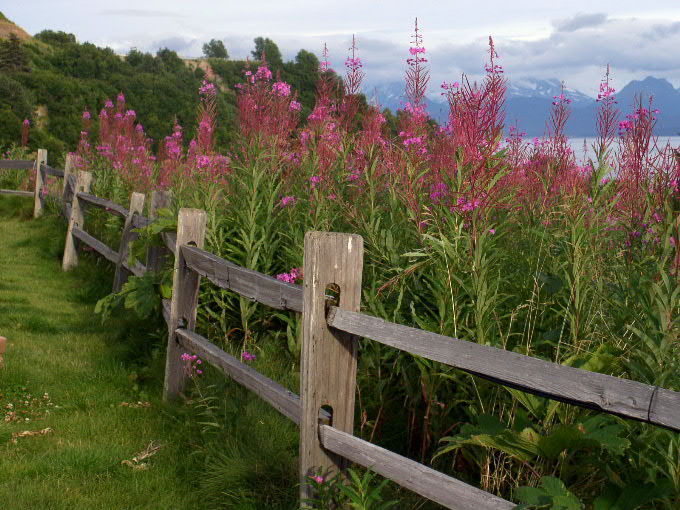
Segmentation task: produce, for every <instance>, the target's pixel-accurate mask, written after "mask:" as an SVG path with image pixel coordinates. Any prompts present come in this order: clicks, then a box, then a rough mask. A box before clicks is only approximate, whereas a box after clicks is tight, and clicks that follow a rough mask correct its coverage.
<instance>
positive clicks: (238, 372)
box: [176, 329, 300, 425]
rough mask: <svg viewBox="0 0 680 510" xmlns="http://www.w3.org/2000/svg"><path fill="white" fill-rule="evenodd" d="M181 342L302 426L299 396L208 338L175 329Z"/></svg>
mask: <svg viewBox="0 0 680 510" xmlns="http://www.w3.org/2000/svg"><path fill="white" fill-rule="evenodd" d="M176 334H177V337H178V338H179V342H180V344H181V345H182V347H184V348H185V349H186V350H187V351H189V352H193V353H195V354H197V355H198V356H199V357H200V358H201V359H203V360H205V361H208V362H209V363H210V364H212V365H214V366H216V367H218V368H220V369H221V370H222V372H224V374H225V375H227V376H229V377H231V378H232V379H233V380H234V381H236V382H237V383H239V384H241V385H242V386H245V387H246V388H248V389H249V390H251V391H252V392H253V393H255V394H256V395H258V396H259V397H260V398H261V399H262V400H264V401H265V402H267V403H268V404H269V405H271V406H272V407H273V408H274V409H276V410H277V411H279V412H280V413H281V414H283V415H284V416H286V417H287V418H290V419H291V420H292V421H293V422H295V423H296V424H297V425H300V397H298V396H297V395H296V394H295V393H293V392H292V391H289V390H287V389H286V388H284V387H283V386H281V385H280V384H279V383H277V382H275V381H272V380H271V379H269V378H268V377H265V376H264V375H262V374H260V373H259V372H258V371H257V370H255V369H254V368H252V367H249V366H248V365H246V364H245V363H241V362H240V361H239V360H237V359H236V358H234V357H233V356H231V355H230V354H227V353H226V352H224V351H223V350H222V349H220V348H219V347H217V346H216V345H215V344H213V343H211V342H210V341H209V340H208V339H207V338H204V337H202V336H201V335H198V334H197V333H194V332H193V331H188V330H186V329H178V330H177V331H176Z"/></svg>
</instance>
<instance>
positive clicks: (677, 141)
mask: <svg viewBox="0 0 680 510" xmlns="http://www.w3.org/2000/svg"><path fill="white" fill-rule="evenodd" d="M584 141H585V145H586V149H585V150H584V146H583V142H584ZM595 141H596V138H570V139H569V144H570V145H571V148H572V149H573V151H574V154H576V159H577V161H584V159H587V158H592V159H594V158H595V153H594V152H593V144H594V143H595ZM668 142H670V144H671V146H672V147H675V148H678V149H680V136H660V137H658V146H659V148H664V147H665V146H666V143H668ZM617 147H618V143H617V141H616V140H615V141H614V143H613V144H612V149H613V150H614V151H616V150H617Z"/></svg>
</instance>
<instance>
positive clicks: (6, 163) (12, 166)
mask: <svg viewBox="0 0 680 510" xmlns="http://www.w3.org/2000/svg"><path fill="white" fill-rule="evenodd" d="M34 167H35V161H31V160H20V159H3V160H0V170H31V169H32V168H34Z"/></svg>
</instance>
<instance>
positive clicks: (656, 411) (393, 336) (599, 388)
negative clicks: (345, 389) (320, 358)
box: [327, 307, 680, 431]
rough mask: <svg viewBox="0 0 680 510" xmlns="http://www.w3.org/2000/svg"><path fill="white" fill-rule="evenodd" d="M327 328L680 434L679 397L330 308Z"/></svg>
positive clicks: (614, 378)
mask: <svg viewBox="0 0 680 510" xmlns="http://www.w3.org/2000/svg"><path fill="white" fill-rule="evenodd" d="M327 320H328V325H329V326H331V327H333V328H335V329H338V330H340V331H345V332H348V333H352V334H354V335H359V336H363V337H367V338H371V339H373V340H376V341H378V342H380V343H382V344H385V345H389V346H391V347H395V348H397V349H400V350H402V351H406V352H408V353H411V354H415V355H416V356H421V357H423V358H427V359H430V360H432V361H438V362H440V363H444V364H446V365H449V366H452V367H456V368H460V369H462V370H464V371H466V372H468V373H470V374H473V375H477V376H479V377H483V378H485V379H489V380H491V381H494V382H497V383H500V384H503V385H505V386H509V387H512V388H517V389H520V390H522V391H525V392H527V393H533V394H535V395H539V396H542V397H547V398H551V399H553V400H559V401H561V402H566V403H569V404H573V405H577V406H580V407H586V408H590V409H596V410H599V411H604V412H606V413H609V414H614V415H618V416H623V417H625V418H632V419H634V420H639V421H644V422H648V423H653V424H655V425H661V426H663V427H666V428H669V429H671V430H676V431H680V393H677V392H674V391H670V390H666V389H663V388H658V387H656V386H650V385H648V384H642V383H639V382H636V381H631V380H628V379H621V378H618V377H612V376H610V375H605V374H599V373H597V372H589V371H587V370H581V369H579V368H573V367H568V366H565V365H558V364H557V363H551V362H549V361H544V360H542V359H537V358H532V357H529V356H524V355H522V354H518V353H516V352H512V351H505V350H503V349H498V348H496V347H490V346H487V345H479V344H475V343H472V342H466V341H463V340H458V339H456V338H451V337H447V336H443V335H438V334H436V333H430V332H428V331H423V330H420V329H415V328H410V327H408V326H403V325H401V324H394V323H391V322H387V321H385V320H383V319H379V318H377V317H371V316H369V315H365V314H362V313H356V312H349V311H346V310H341V309H339V308H337V307H332V308H331V309H330V311H329V314H328V318H327Z"/></svg>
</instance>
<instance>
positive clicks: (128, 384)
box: [0, 196, 201, 510]
mask: <svg viewBox="0 0 680 510" xmlns="http://www.w3.org/2000/svg"><path fill="white" fill-rule="evenodd" d="M32 205H33V201H32V200H30V199H26V198H18V197H2V196H0V336H5V337H7V338H8V348H7V353H6V355H5V367H4V368H3V369H0V508H2V509H7V510H9V509H12V510H20V509H26V510H28V509H30V510H38V509H40V510H52V509H55V510H56V509H69V510H73V509H87V510H95V509H106V510H111V509H156V508H158V509H185V508H200V507H201V505H200V504H197V502H196V501H195V499H196V497H195V496H194V495H193V494H194V493H193V491H192V490H191V488H190V487H189V485H188V483H187V482H186V481H185V480H186V478H187V477H185V476H182V472H183V470H184V469H185V467H186V464H185V463H186V462H187V461H186V457H187V456H186V455H184V454H183V452H181V451H179V450H180V447H178V446H176V445H177V444H178V443H179V442H177V441H173V434H176V433H177V432H176V431H175V430H174V429H175V427H174V422H173V419H172V418H171V415H172V413H168V412H165V410H164V408H163V404H162V402H161V399H160V381H158V377H157V376H156V377H155V379H154V380H153V381H152V382H151V383H148V384H147V385H146V386H145V387H144V390H143V391H144V392H146V394H145V393H144V392H142V393H140V389H139V386H136V384H135V382H136V381H135V371H134V367H131V364H130V361H129V360H130V359H132V356H131V355H130V352H129V351H130V346H129V344H125V343H124V342H120V341H118V340H119V339H120V337H121V336H122V335H123V334H127V335H128V336H129V335H130V331H129V324H128V325H127V326H126V324H123V323H122V322H121V321H120V320H119V321H118V322H117V321H116V320H112V321H110V322H108V323H106V324H105V325H102V324H101V321H100V318H99V317H98V316H96V315H94V313H93V309H94V304H95V303H96V301H97V299H98V298H99V297H101V296H102V295H104V294H106V286H107V285H110V282H111V269H110V267H107V266H106V265H105V263H104V262H103V261H98V260H97V259H96V258H95V257H86V260H81V265H80V266H79V267H78V268H77V269H76V270H75V271H73V272H70V273H63V272H62V271H61V253H62V247H63V242H64V241H63V239H64V235H65V230H66V228H65V225H64V222H63V221H62V220H60V219H58V218H56V217H55V216H54V215H49V214H48V215H46V216H45V217H44V218H42V219H40V220H33V219H32V218H31V209H32ZM126 327H127V329H126ZM133 334H134V331H133ZM144 334H146V335H147V336H148V333H144V332H142V331H140V335H144ZM139 340H141V341H145V339H139ZM149 341H151V340H149ZM139 401H141V402H142V404H143V405H138V404H137V402H139ZM147 402H148V403H147ZM125 403H128V404H132V405H128V406H126V405H125ZM121 404H123V405H121ZM149 404H150V405H149ZM157 447H159V449H157V450H156V448H157ZM145 450H147V451H148V452H150V453H151V452H154V451H155V452H156V453H154V454H152V455H151V456H150V457H148V458H146V459H139V456H140V454H142V452H144V451H145ZM135 457H137V462H136V461H135V460H134V458H135Z"/></svg>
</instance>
